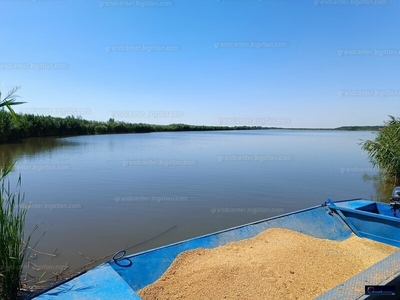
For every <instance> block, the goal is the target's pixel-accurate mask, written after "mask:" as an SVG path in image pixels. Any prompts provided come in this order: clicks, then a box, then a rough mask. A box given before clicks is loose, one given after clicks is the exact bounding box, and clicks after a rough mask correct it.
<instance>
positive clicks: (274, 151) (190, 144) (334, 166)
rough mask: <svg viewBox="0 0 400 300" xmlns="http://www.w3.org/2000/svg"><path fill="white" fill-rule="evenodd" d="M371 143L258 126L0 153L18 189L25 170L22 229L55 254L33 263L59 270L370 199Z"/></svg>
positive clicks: (68, 141)
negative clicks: (11, 165)
mask: <svg viewBox="0 0 400 300" xmlns="http://www.w3.org/2000/svg"><path fill="white" fill-rule="evenodd" d="M374 136H375V134H374V133H371V132H366V131H365V132H364V131H356V132H350V131H333V130H332V131H330V130H329V131H318V130H312V131H305V130H304V131H302V130H257V131H256V130H255V131H214V132H172V133H169V132H164V133H149V134H124V135H97V136H79V137H67V138H58V139H54V138H43V139H31V140H28V141H27V142H24V143H17V144H11V145H0V155H1V157H0V158H1V159H2V160H3V161H4V160H5V159H10V158H11V159H15V160H17V163H16V166H15V169H14V171H13V173H12V174H11V176H9V179H10V181H11V184H12V185H14V184H15V183H16V179H17V177H18V175H19V174H21V177H22V187H21V190H22V191H23V192H25V202H29V203H30V208H29V210H28V217H27V231H28V232H29V231H30V230H31V229H32V228H33V226H34V225H35V224H37V223H41V225H40V229H39V230H38V231H37V232H36V235H35V237H37V236H39V235H40V234H41V233H42V232H43V231H45V230H47V232H46V234H45V235H44V237H43V238H42V239H41V240H40V243H39V244H38V246H37V247H36V249H37V250H39V251H44V252H50V253H53V252H55V253H57V257H54V258H50V257H48V256H44V255H40V254H39V255H38V256H37V257H36V258H32V259H31V261H32V262H34V263H35V264H36V265H37V266H41V269H42V270H49V271H50V272H51V271H54V272H57V271H58V270H57V269H58V268H59V269H61V266H62V265H65V263H68V266H69V269H70V270H73V269H76V268H78V267H80V266H82V265H84V264H85V263H87V262H88V260H87V259H86V258H84V257H83V256H82V255H81V254H79V252H81V253H82V254H84V255H85V256H88V257H90V258H92V259H97V258H99V257H102V256H105V255H107V254H111V253H115V252H117V251H118V250H120V249H124V248H128V247H129V250H128V251H127V252H128V254H130V253H135V252H139V251H143V250H145V249H149V248H153V247H156V246H160V245H164V244H167V243H172V242H176V241H179V240H182V239H187V238H191V237H195V236H197V235H202V234H206V233H210V232H213V231H217V230H221V229H224V228H228V227H232V226H236V225H240V224H244V223H247V222H251V221H255V220H260V219H263V218H268V217H272V216H275V215H279V214H282V213H288V212H292V211H295V210H298V209H302V208H306V207H308V206H313V205H318V204H320V203H322V202H323V201H325V200H326V199H327V198H331V199H333V200H340V199H350V198H359V197H364V198H376V197H375V195H376V194H377V191H376V190H375V188H374V184H373V182H372V181H368V180H365V179H363V178H364V177H365V173H367V174H369V175H371V174H376V173H377V170H375V169H372V165H371V164H370V163H369V162H368V160H367V155H366V153H364V152H362V150H361V147H360V145H359V144H358V143H359V142H360V139H363V140H365V139H373V138H374ZM168 229H170V230H168ZM167 230H168V231H167ZM165 231H167V232H165ZM163 232H165V233H163ZM162 233H163V234H162ZM160 234H161V235H160ZM135 245H137V246H135ZM38 274H41V273H40V272H38V273H37V274H36V275H38Z"/></svg>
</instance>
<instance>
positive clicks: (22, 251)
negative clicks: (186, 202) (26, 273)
mask: <svg viewBox="0 0 400 300" xmlns="http://www.w3.org/2000/svg"><path fill="white" fill-rule="evenodd" d="M20 186H21V177H19V178H18V182H17V185H16V190H17V191H12V189H11V185H10V182H9V181H8V180H6V179H5V178H2V179H1V186H0V203H1V205H0V298H1V299H6V300H14V299H17V298H18V292H19V290H20V288H21V275H22V272H23V267H24V264H25V262H26V259H27V258H28V255H29V251H30V250H29V242H30V239H31V236H32V233H33V231H32V233H31V234H29V235H28V236H27V237H26V238H25V234H24V229H25V217H26V213H27V210H28V206H27V205H25V204H24V195H23V194H21V192H20V190H19V188H20ZM36 227H37V226H36ZM34 230H36V228H35V229H34Z"/></svg>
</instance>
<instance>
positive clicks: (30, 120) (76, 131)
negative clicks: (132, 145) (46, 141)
mask: <svg viewBox="0 0 400 300" xmlns="http://www.w3.org/2000/svg"><path fill="white" fill-rule="evenodd" d="M17 116H18V118H17V120H15V119H13V118H12V117H11V115H10V113H8V112H7V111H4V110H0V142H2V143H5V142H11V141H16V140H20V139H25V138H30V137H47V136H73V135H92V134H112V133H146V132H160V131H209V130H250V129H253V130H254V129H263V127H261V126H235V127H229V126H202V125H201V126H198V125H187V124H170V125H153V124H144V123H126V122H120V121H115V120H114V119H112V118H111V119H109V120H108V121H107V122H99V121H88V120H84V119H82V118H80V117H74V116H68V117H66V118H57V117H52V116H40V115H33V114H17Z"/></svg>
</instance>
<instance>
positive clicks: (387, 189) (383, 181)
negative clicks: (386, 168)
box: [363, 170, 396, 203]
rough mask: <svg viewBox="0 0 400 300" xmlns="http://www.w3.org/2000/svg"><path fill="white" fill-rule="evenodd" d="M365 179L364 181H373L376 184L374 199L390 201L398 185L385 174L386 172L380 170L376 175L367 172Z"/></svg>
mask: <svg viewBox="0 0 400 300" xmlns="http://www.w3.org/2000/svg"><path fill="white" fill-rule="evenodd" d="M363 180H364V182H368V181H371V182H372V184H373V186H374V189H375V196H373V197H372V200H376V201H380V202H386V203H389V199H390V197H391V196H392V191H393V189H394V188H395V186H396V183H395V181H394V180H393V179H391V178H388V177H387V176H385V173H384V172H383V171H382V170H380V171H379V172H378V173H377V174H374V175H371V174H367V173H365V174H364V175H363Z"/></svg>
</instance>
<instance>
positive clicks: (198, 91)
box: [0, 0, 400, 128]
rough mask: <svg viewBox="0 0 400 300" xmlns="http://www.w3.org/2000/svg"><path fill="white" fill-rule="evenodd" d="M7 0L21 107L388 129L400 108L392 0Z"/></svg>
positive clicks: (169, 119)
mask: <svg viewBox="0 0 400 300" xmlns="http://www.w3.org/2000/svg"><path fill="white" fill-rule="evenodd" d="M337 1H341V4H338V3H336V4H335V0H316V1H314V0H302V1H295V0H261V1H258V0H220V1H217V0H202V1H193V0H186V1H182V0H175V1H169V0H165V1H94V0H88V1H82V0H36V1H31V0H12V1H11V0H1V1H0V11H1V15H2V21H1V26H0V33H1V43H0V89H1V91H2V93H3V96H4V94H5V93H6V92H7V91H9V90H11V88H12V87H14V86H21V89H20V90H19V91H18V95H19V96H21V100H23V101H27V102H28V103H27V104H24V105H23V106H21V107H19V108H18V109H16V110H17V111H20V112H26V113H38V114H44V115H48V114H50V115H54V116H66V115H81V116H82V117H83V118H85V119H89V120H101V121H106V120H108V119H109V118H110V117H114V119H116V120H121V121H125V122H132V123H137V122H144V123H151V124H170V123H186V124H197V125H228V126H234V125H261V126H278V127H311V128H317V127H338V126H342V125H379V124H382V123H383V122H384V121H385V120H388V117H387V116H388V115H395V116H398V111H399V107H400V86H399V63H400V39H399V38H398V34H397V33H398V32H397V31H398V30H397V29H398V28H399V27H400V19H399V18H398V13H399V9H400V2H398V1H394V0H372V1H371V0H353V1H352V0H337Z"/></svg>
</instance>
